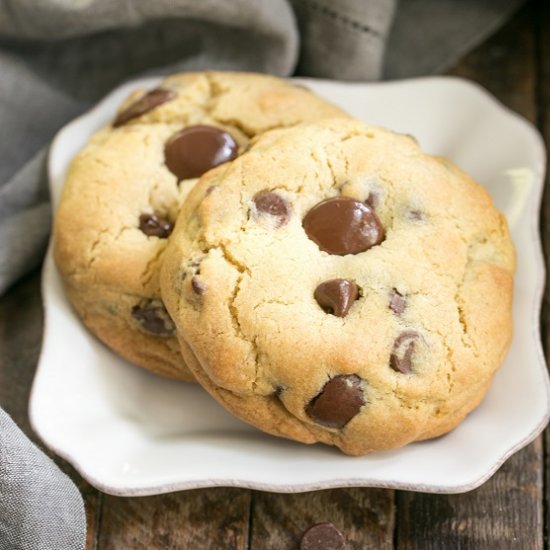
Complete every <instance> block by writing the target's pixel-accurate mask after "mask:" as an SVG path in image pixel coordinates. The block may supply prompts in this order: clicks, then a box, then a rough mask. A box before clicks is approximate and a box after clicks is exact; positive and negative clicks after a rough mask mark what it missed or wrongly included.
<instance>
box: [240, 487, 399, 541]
mask: <svg viewBox="0 0 550 550" xmlns="http://www.w3.org/2000/svg"><path fill="white" fill-rule="evenodd" d="M393 497H394V492H393V491H389V490H385V489H360V488H353V489H331V490H326V491H315V492H310V493H299V494H274V493H260V492H254V495H253V500H252V504H253V506H252V517H251V533H250V541H251V544H250V548H254V549H255V548H277V549H280V550H286V549H289V550H290V549H296V548H298V547H299V543H300V539H301V537H302V535H303V534H304V532H305V531H306V530H307V529H308V528H309V527H311V526H312V525H315V524H316V523H322V522H331V523H333V524H334V525H335V526H336V528H337V529H338V530H339V531H340V532H341V533H342V534H343V535H344V536H345V537H346V542H347V545H346V549H349V550H351V549H360V548H376V549H377V550H385V549H390V548H393V528H394V505H393V502H394V498H393Z"/></svg>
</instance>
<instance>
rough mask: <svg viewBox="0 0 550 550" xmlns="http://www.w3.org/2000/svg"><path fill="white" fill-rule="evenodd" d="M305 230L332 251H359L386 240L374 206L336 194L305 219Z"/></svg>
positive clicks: (314, 239) (328, 250) (343, 253)
mask: <svg viewBox="0 0 550 550" xmlns="http://www.w3.org/2000/svg"><path fill="white" fill-rule="evenodd" d="M304 230H305V232H306V234H307V236H308V237H309V238H310V239H311V240H312V241H314V242H315V243H316V244H317V245H318V246H319V248H320V249H321V250H324V251H325V252H328V253H329V254H338V255H340V256H344V255H345V254H358V253H359V252H364V251H365V250H368V249H369V248H371V247H372V246H374V245H377V244H380V243H381V242H382V241H383V240H384V229H383V227H382V224H381V223H380V220H379V219H378V216H377V215H376V213H375V211H374V209H373V208H372V207H371V206H369V205H368V204H365V203H362V202H359V201H357V200H355V199H352V198H350V197H334V198H332V199H327V200H324V201H322V202H320V203H318V204H316V205H315V206H314V207H313V208H312V209H311V210H310V211H309V212H308V213H307V214H306V217H305V218H304Z"/></svg>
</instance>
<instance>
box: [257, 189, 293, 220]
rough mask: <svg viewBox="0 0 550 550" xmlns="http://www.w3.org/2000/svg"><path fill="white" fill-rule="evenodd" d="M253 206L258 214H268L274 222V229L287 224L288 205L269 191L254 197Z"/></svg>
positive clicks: (288, 215)
mask: <svg viewBox="0 0 550 550" xmlns="http://www.w3.org/2000/svg"><path fill="white" fill-rule="evenodd" d="M253 200H254V204H255V205H256V209H257V210H258V212H261V213H262V214H268V215H269V216H272V217H273V219H274V220H275V225H276V227H281V226H283V225H285V224H286V223H288V219H289V218H290V210H291V209H290V205H289V204H288V202H287V201H286V200H285V199H283V197H281V195H278V194H277V193H272V192H271V191H261V192H260V193H257V194H256V195H254V199H253Z"/></svg>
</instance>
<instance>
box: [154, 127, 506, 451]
mask: <svg viewBox="0 0 550 550" xmlns="http://www.w3.org/2000/svg"><path fill="white" fill-rule="evenodd" d="M180 216H181V217H180V220H178V225H177V227H176V230H175V233H173V234H172V237H171V239H170V243H169V245H168V248H167V251H166V255H165V259H164V265H163V268H162V277H161V287H162V295H163V299H164V301H165V304H166V306H167V309H168V311H169V312H170V315H171V317H172V319H173V320H174V323H175V325H176V330H177V332H178V336H179V338H180V343H181V348H182V353H183V355H184V357H185V359H186V361H187V363H188V365H189V367H190V368H191V370H192V371H193V373H194V374H195V376H196V378H197V380H198V381H199V382H200V383H201V384H202V385H203V386H204V387H205V388H206V389H207V390H208V391H209V392H210V393H211V394H212V395H213V396H214V397H215V398H216V399H217V400H218V401H219V402H220V403H222V404H223V405H224V406H225V407H226V408H227V409H228V410H229V411H231V412H233V413H234V414H236V415H237V416H239V417H240V418H242V419H244V420H245V421H247V422H249V423H251V424H253V425H255V426H257V427H259V428H261V429H262V430H264V431H266V432H269V433H271V434H275V435H279V436H284V437H288V438H291V439H295V440H298V441H301V442H305V443H314V442H322V443H326V444H330V445H336V446H337V447H339V448H340V449H342V450H343V451H344V452H345V453H348V454H352V455H363V454H366V453H369V452H370V451H374V450H378V449H391V448H396V447H399V446H402V445H405V444H407V443H409V442H411V441H415V440H422V439H427V438H433V437H436V436H439V435H442V434H444V433H446V432H448V431H449V430H451V429H452V428H454V427H455V426H456V425H457V424H458V423H459V422H460V421H461V420H463V419H464V417H465V416H466V415H467V414H468V413H469V412H470V411H471V410H472V409H474V408H475V407H476V406H477V405H478V404H479V402H480V400H481V399H482V397H483V395H484V394H485V392H486V390H487V388H488V386H489V384H490V381H491V378H492V376H493V374H494V372H495V371H496V369H497V368H498V367H499V365H501V363H502V361H503V359H504V357H505V354H506V352H507V349H508V346H509V343H510V340H511V335H512V315H511V303H512V284H513V273H514V264H515V256H514V249H513V245H512V242H511V239H510V235H509V232H508V228H507V224H506V220H505V219H504V216H503V215H502V214H501V213H500V212H499V211H498V210H497V209H496V208H495V207H494V206H493V203H492V201H491V198H490V197H489V195H488V193H487V192H486V191H485V190H484V189H483V188H482V187H481V186H480V185H478V184H477V183H475V182H474V181H473V180H472V179H471V178H469V177H468V176H467V175H466V174H464V173H463V172H462V171H460V170H459V169H458V168H456V167H454V166H453V165H452V164H451V163H450V162H448V161H445V160H443V159H439V158H435V157H432V156H429V155H427V154H424V153H423V152H422V151H421V149H420V148H419V146H418V145H417V143H416V142H415V141H414V140H413V139H411V138H410V137H408V136H405V135H399V134H395V133H392V132H390V131H387V130H383V129H379V128H373V127H369V126H367V125H365V124H363V123H361V122H357V121H353V120H348V119H344V118H342V119H339V120H336V119H334V120H328V121H327V120H325V121H321V122H318V123H313V124H306V125H301V126H299V127H296V128H292V129H287V130H275V131H273V132H269V133H268V134H265V135H264V136H262V137H261V138H260V139H259V140H258V141H257V143H256V144H255V146H254V147H253V148H252V149H251V150H250V151H249V152H248V153H247V154H245V155H242V156H240V157H239V158H237V159H236V160H235V161H233V162H232V163H229V164H226V165H223V166H220V167H219V168H217V169H215V170H214V171H211V172H209V174H208V175H207V177H205V178H204V179H203V180H201V182H200V183H199V184H198V185H197V186H196V187H195V188H194V189H193V190H192V192H191V193H190V195H189V197H188V199H187V201H186V204H185V205H184V207H183V210H182V213H181V214H180ZM180 221H181V223H180Z"/></svg>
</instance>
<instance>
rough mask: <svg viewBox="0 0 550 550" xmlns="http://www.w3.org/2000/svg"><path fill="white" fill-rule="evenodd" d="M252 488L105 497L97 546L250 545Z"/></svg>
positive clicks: (137, 549)
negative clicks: (250, 489)
mask: <svg viewBox="0 0 550 550" xmlns="http://www.w3.org/2000/svg"><path fill="white" fill-rule="evenodd" d="M249 509H250V491H248V490H245V489H230V488H223V487H220V488H215V489H203V490H196V491H185V492H181V493H172V494H167V495H157V496H152V497H143V498H118V497H112V496H107V495H106V496H105V497H104V503H103V513H102V519H101V532H100V535H99V540H98V545H97V549H98V550H111V549H112V550H119V549H121V548H128V549H130V548H131V549H132V550H157V549H158V550H166V549H168V548H169V549H180V548H181V549H186V548H224V549H225V548H227V549H245V548H247V547H248V522H249Z"/></svg>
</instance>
